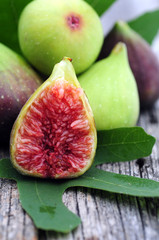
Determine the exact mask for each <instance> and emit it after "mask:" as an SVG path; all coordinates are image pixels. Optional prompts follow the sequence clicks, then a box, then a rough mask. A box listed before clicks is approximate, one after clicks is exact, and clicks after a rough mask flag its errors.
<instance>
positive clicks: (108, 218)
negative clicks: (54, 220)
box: [0, 101, 159, 240]
mask: <svg viewBox="0 0 159 240" xmlns="http://www.w3.org/2000/svg"><path fill="white" fill-rule="evenodd" d="M139 125H140V126H142V127H143V128H144V129H145V130H146V131H147V132H148V133H149V134H151V135H153V136H155V137H156V139H157V142H156V144H155V147H154V149H153V152H152V155H151V156H150V157H147V158H145V159H140V160H135V161H132V162H125V163H115V164H105V165H103V166H101V168H102V169H105V170H108V171H113V172H116V173H122V174H128V175H131V176H136V177H143V178H150V179H154V180H159V101H158V103H157V104H156V105H155V107H154V108H153V109H152V110H151V111H146V112H143V113H141V117H140V119H139ZM4 157H9V152H8V150H7V149H4V148H2V147H1V149H0V158H4ZM63 201H64V203H65V204H66V205H67V206H68V208H69V209H70V210H71V211H73V212H74V213H76V214H77V215H78V216H80V218H81V220H82V223H81V225H80V226H79V227H78V228H77V229H76V230H74V231H73V232H71V233H69V234H57V233H55V232H44V231H38V230H37V229H36V228H35V226H34V224H33V222H32V220H31V219H30V217H29V216H28V215H27V214H26V212H24V211H23V209H22V207H21V205H20V202H19V194H18V190H17V187H16V183H15V182H14V181H9V180H5V179H1V180H0V240H38V239H39V240H53V239H58V240H105V239H106V240H157V239H159V199H158V198H154V199H152V198H147V199H146V198H137V197H129V196H126V195H120V194H110V193H108V192H104V191H97V190H92V189H85V188H73V189H70V190H67V192H65V193H64V196H63Z"/></svg>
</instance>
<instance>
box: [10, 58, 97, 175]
mask: <svg viewBox="0 0 159 240" xmlns="http://www.w3.org/2000/svg"><path fill="white" fill-rule="evenodd" d="M96 145H97V136H96V128H95V124H94V118H93V113H92V110H91V108H90V105H89V103H88V100H87V98H86V96H85V94H84V92H83V90H82V88H81V87H80V84H79V82H78V80H77V78H76V75H75V72H74V69H73V66H72V63H71V62H70V58H66V57H65V58H64V59H63V60H62V61H61V62H60V63H58V64H56V65H55V67H54V70H53V72H52V74H51V76H50V77H49V78H48V80H46V81H45V82H44V83H43V84H42V85H41V86H40V87H39V88H38V89H37V90H36V91H35V92H34V94H33V95H32V96H31V97H30V99H29V100H28V101H27V103H26V104H25V105H24V107H23V108H22V110H21V112H20V114H19V116H18V118H17V120H16V121H15V124H14V126H13V129H12V133H11V145H10V153H11V160H12V163H13V166H14V167H15V168H16V169H17V170H19V172H21V173H22V174H26V175H30V176H35V177H41V178H56V179H57V178H74V177H77V176H79V175H81V174H83V173H84V172H85V171H86V170H87V169H88V168H89V167H90V166H91V164H92V162H93V159H94V155H95V150H96Z"/></svg>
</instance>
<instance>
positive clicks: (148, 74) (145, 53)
mask: <svg viewBox="0 0 159 240" xmlns="http://www.w3.org/2000/svg"><path fill="white" fill-rule="evenodd" d="M119 41H120V42H124V43H125V44H126V46H127V49H128V59H129V64H130V67H131V69H132V72H133V74H134V76H135V79H136V82H137V86H138V91H139V97H140V105H141V108H150V107H152V106H153V104H154V103H155V102H156V100H157V99H158V97H159V62H158V59H157V57H156V56H155V54H154V53H153V51H152V49H151V47H150V46H149V44H148V43H147V42H146V41H145V40H144V39H143V38H142V37H141V36H140V35H139V34H137V33H136V32H135V31H134V30H133V29H131V28H130V27H129V25H128V24H126V23H124V22H122V21H119V22H117V23H116V25H115V27H114V28H113V30H112V31H111V32H110V33H109V35H108V36H107V37H106V39H105V42H104V46H103V50H102V54H101V57H102V58H103V57H105V56H108V55H109V53H110V52H111V50H112V48H113V47H114V45H115V44H116V43H117V42H119Z"/></svg>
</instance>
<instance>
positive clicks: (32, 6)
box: [19, 0, 104, 75]
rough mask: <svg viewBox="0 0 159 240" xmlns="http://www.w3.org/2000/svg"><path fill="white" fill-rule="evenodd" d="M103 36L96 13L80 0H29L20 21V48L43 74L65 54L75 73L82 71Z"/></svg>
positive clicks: (49, 71) (91, 59) (94, 53)
mask: <svg viewBox="0 0 159 240" xmlns="http://www.w3.org/2000/svg"><path fill="white" fill-rule="evenodd" d="M103 38H104V37H103V30H102V25H101V22H100V19H99V17H98V15H97V14H96V12H95V11H94V9H93V8H92V7H91V6H90V5H88V4H87V3H86V2H85V1H83V0H69V1H66V0H36V1H32V2H31V3H29V4H28V5H27V6H26V7H25V9H24V10H23V12H22V14H21V17H20V21H19V41H20V46H21V50H22V52H23V54H24V56H25V57H26V58H27V59H28V60H29V61H30V63H32V65H33V66H35V67H36V68H37V69H38V70H39V71H41V72H42V73H44V74H46V75H50V74H51V72H52V69H53V66H54V65H55V64H56V63H57V62H59V61H61V59H62V58H63V57H64V56H70V57H71V58H72V59H73V65H74V68H75V71H76V73H77V74H78V73H81V72H83V71H84V70H86V69H87V68H88V67H89V66H90V65H91V64H92V63H93V62H94V61H95V59H96V58H97V56H98V54H99V52H100V50H101V47H102V43H103Z"/></svg>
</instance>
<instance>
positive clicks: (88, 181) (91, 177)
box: [0, 127, 159, 233]
mask: <svg viewBox="0 0 159 240" xmlns="http://www.w3.org/2000/svg"><path fill="white" fill-rule="evenodd" d="M154 142H155V139H154V138H153V137H152V136H149V135H147V134H146V133H145V132H144V130H143V129H142V128H140V127H134V128H121V129H114V130H109V131H103V132H99V133H98V143H99V145H98V151H97V154H96V158H95V165H97V164H99V163H104V162H109V161H110V160H111V161H115V159H116V161H125V160H126V159H127V160H132V159H135V158H137V157H143V156H147V155H149V154H150V153H151V151H152V147H153V144H154ZM120 149H121V150H120ZM129 151H130V152H129ZM0 177H2V178H7V179H13V180H15V181H16V182H17V185H18V189H19V193H20V201H21V204H22V207H23V208H24V209H25V210H26V212H27V213H28V214H29V215H30V216H31V217H32V219H33V221H34V223H35V225H36V226H37V227H38V228H40V229H44V230H54V231H59V232H64V233H65V232H69V231H71V230H73V229H74V228H76V227H77V226H78V225H79V223H80V219H79V217H77V216H76V215H75V214H73V213H72V212H70V211H69V210H68V209H67V208H66V207H65V206H64V204H63V202H62V195H63V193H64V191H65V190H66V189H67V188H70V187H75V186H83V187H89V188H95V189H100V190H105V191H110V192H115V193H123V194H129V195H133V196H145V197H156V196H159V183H158V182H155V181H151V180H147V179H140V178H134V177H130V176H125V175H120V174H115V173H110V172H105V171H103V170H99V169H97V168H95V166H93V167H92V168H91V169H90V170H89V171H87V172H86V173H85V174H84V175H82V176H81V177H79V178H77V179H72V180H63V181H62V180H57V181H56V180H44V179H36V178H31V177H26V176H23V175H21V174H19V173H18V172H17V171H16V170H15V169H14V168H13V167H12V165H11V162H10V160H9V159H3V160H1V161H0Z"/></svg>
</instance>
